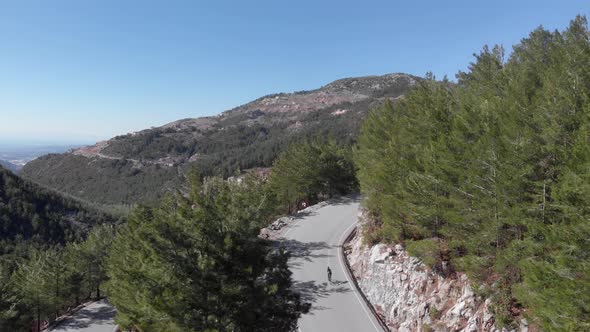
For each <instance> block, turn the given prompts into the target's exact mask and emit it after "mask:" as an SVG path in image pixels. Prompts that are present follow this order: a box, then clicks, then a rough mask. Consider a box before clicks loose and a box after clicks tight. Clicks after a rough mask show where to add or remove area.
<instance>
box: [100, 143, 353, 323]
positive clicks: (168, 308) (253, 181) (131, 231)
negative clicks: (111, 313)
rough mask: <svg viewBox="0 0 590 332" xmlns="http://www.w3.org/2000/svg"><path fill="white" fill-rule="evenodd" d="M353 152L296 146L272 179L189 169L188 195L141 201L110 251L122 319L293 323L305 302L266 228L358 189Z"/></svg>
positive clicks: (113, 293)
mask: <svg viewBox="0 0 590 332" xmlns="http://www.w3.org/2000/svg"><path fill="white" fill-rule="evenodd" d="M350 154H351V153H350V148H349V147H348V148H345V147H341V146H338V145H337V144H335V143H333V142H328V143H324V144H321V143H318V142H314V143H302V144H297V145H292V146H291V147H290V148H289V149H288V150H287V152H285V153H284V154H282V155H281V157H280V158H278V159H277V161H276V162H275V164H274V167H273V171H272V174H271V176H270V177H269V178H268V179H266V178H264V177H262V176H260V175H258V174H257V173H251V174H248V175H246V176H243V177H240V178H238V179H231V180H227V181H226V180H222V178H220V177H213V178H205V180H204V181H201V180H198V177H196V176H191V178H192V182H191V183H192V186H191V187H190V188H186V189H184V190H183V192H184V194H181V193H177V194H175V195H168V196H167V197H166V198H164V199H163V200H162V201H161V202H160V203H159V205H158V206H156V207H152V208H148V207H139V208H137V209H136V210H135V211H134V213H133V214H132V215H131V217H130V218H129V222H128V223H127V225H125V226H124V227H123V228H122V229H121V230H120V231H119V234H118V236H117V237H116V239H115V241H114V244H113V246H112V248H111V254H110V255H109V259H108V269H107V271H108V276H109V282H108V290H109V294H110V297H109V298H110V300H111V302H112V303H113V304H114V305H115V306H116V307H117V311H118V316H117V322H118V323H119V324H120V325H121V326H122V327H124V328H136V329H139V330H158V331H204V330H206V331H226V330H232V331H252V330H254V331H290V330H293V329H294V327H296V323H297V318H298V317H299V315H300V314H301V313H302V312H304V311H305V310H307V309H306V305H304V304H302V303H301V302H300V300H299V296H298V295H297V294H295V293H293V292H292V291H291V290H290V286H291V278H290V275H291V272H290V271H289V269H288V266H287V260H288V255H287V254H286V253H285V252H283V251H282V250H281V249H277V248H275V247H273V245H272V244H271V243H270V242H268V241H266V240H262V239H260V238H258V234H259V232H260V229H261V228H262V227H264V226H266V225H267V224H268V222H269V221H270V220H272V218H273V217H275V216H276V215H277V214H279V213H282V212H283V213H284V212H285V211H288V212H289V211H290V212H292V211H293V210H294V209H293V208H292V207H296V206H297V204H298V203H299V202H301V201H302V200H306V201H310V200H314V199H315V200H317V199H319V198H320V197H322V198H327V197H331V196H332V195H336V194H344V193H347V192H350V191H351V190H354V189H355V188H356V180H355V169H354V167H353V165H352V161H351V156H350ZM293 170H298V172H293ZM291 193H295V194H293V195H291ZM287 207H289V208H287ZM286 208H287V209H286Z"/></svg>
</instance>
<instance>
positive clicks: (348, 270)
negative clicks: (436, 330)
mask: <svg viewBox="0 0 590 332" xmlns="http://www.w3.org/2000/svg"><path fill="white" fill-rule="evenodd" d="M356 232H357V227H356V226H355V227H354V228H353V229H352V230H351V231H350V233H349V234H348V235H347V236H346V238H345V239H344V242H343V243H341V245H340V255H342V258H343V260H344V265H346V273H348V276H349V277H350V278H349V279H350V280H352V283H353V284H354V287H356V289H357V291H358V293H359V294H360V295H361V297H362V298H363V300H364V301H365V303H366V304H367V307H368V308H369V309H370V310H371V312H372V313H373V316H375V318H377V322H379V325H381V328H382V329H383V330H384V331H387V332H391V330H390V329H389V327H388V326H387V324H386V323H385V320H384V319H383V317H381V315H379V314H378V313H377V310H375V307H374V306H373V304H372V303H371V302H370V301H369V299H367V296H366V295H365V293H363V290H362V289H361V287H360V286H359V284H358V282H357V280H356V278H355V277H354V274H353V273H352V267H351V266H350V263H349V262H348V258H347V257H346V254H345V253H344V245H345V244H346V243H349V242H350V241H351V240H352V238H353V237H354V236H355V235H356Z"/></svg>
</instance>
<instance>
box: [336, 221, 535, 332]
mask: <svg viewBox="0 0 590 332" xmlns="http://www.w3.org/2000/svg"><path fill="white" fill-rule="evenodd" d="M363 218H365V217H364V215H361V220H362V219H363ZM345 250H346V253H347V256H348V260H349V262H350V265H351V267H352V269H353V273H354V275H355V277H356V278H357V280H358V284H359V286H360V287H361V289H362V291H363V293H365V295H366V297H367V299H368V300H369V301H370V302H371V303H372V304H373V306H374V307H375V309H376V311H377V312H378V313H379V314H380V315H382V317H383V318H384V319H385V321H386V323H387V325H388V326H389V328H390V329H391V330H392V331H408V332H409V331H466V332H474V331H506V330H505V329H503V330H498V329H497V328H496V327H495V326H494V315H493V313H492V311H491V301H490V299H481V298H479V297H477V296H476V295H475V294H474V293H473V290H472V288H471V287H470V285H469V280H468V278H467V276H466V275H465V274H461V273H459V274H458V275H457V276H456V277H454V278H445V277H442V276H440V275H439V274H436V273H434V272H432V270H430V269H429V268H428V267H427V266H425V265H424V264H422V263H421V262H420V260H418V259H417V258H415V257H411V256H409V255H408V253H407V252H406V251H405V249H404V248H403V247H402V246H401V245H399V244H398V245H395V246H388V245H384V244H377V245H375V246H372V247H368V246H366V245H363V242H362V236H361V234H360V232H357V234H356V235H355V237H354V238H353V239H352V241H351V242H349V243H348V244H347V245H346V249H345ZM527 330H528V329H527V327H526V321H524V320H523V321H522V322H521V328H520V331H521V332H526V331H527Z"/></svg>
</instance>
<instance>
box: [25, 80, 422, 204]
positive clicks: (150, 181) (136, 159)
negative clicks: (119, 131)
mask: <svg viewBox="0 0 590 332" xmlns="http://www.w3.org/2000/svg"><path fill="white" fill-rule="evenodd" d="M419 81H420V79H419V78H417V77H414V76H410V75H405V74H389V75H384V76H369V77H359V78H349V79H342V80H338V81H335V82H333V83H330V84H328V85H326V86H324V87H322V88H320V89H317V90H312V91H303V92H296V93H291V94H287V93H283V94H275V95H269V96H265V97H262V98H259V99H257V100H255V101H253V102H251V103H248V104H246V105H243V106H240V107H237V108H235V109H232V110H230V111H227V112H224V113H223V114H221V115H219V116H215V117H207V118H199V119H184V120H179V121H176V122H173V123H170V124H168V125H165V126H163V127H159V128H152V129H148V130H144V131H140V132H137V133H132V134H128V135H123V136H118V137H115V138H113V139H111V140H109V141H106V142H100V143H98V144H97V145H95V146H92V147H87V148H82V149H78V150H76V151H74V152H72V153H66V154H52V155H47V156H44V157H42V158H39V159H37V160H34V161H32V162H30V163H29V164H27V165H26V167H25V168H24V169H23V171H22V174H23V176H24V177H26V178H29V179H31V180H34V181H36V182H39V183H41V184H43V185H46V186H48V187H51V188H55V189H57V190H60V191H64V192H67V193H69V194H71V195H73V196H76V197H81V198H84V199H87V200H90V201H95V202H100V203H106V204H122V203H123V204H129V203H134V202H139V201H154V200H157V199H158V198H159V197H161V196H162V195H163V194H164V193H166V192H172V191H174V188H176V187H177V186H178V185H179V184H181V183H182V181H183V180H182V174H185V173H186V171H187V170H188V169H189V168H192V167H197V168H198V169H199V170H200V172H201V173H203V174H205V175H219V176H222V177H227V176H230V175H234V174H236V173H239V172H240V171H243V170H246V169H251V168H254V167H268V166H270V165H271V164H272V162H273V160H274V159H275V158H276V157H277V156H278V155H279V154H280V153H281V152H282V151H284V150H285V148H286V147H287V146H289V145H290V144H292V143H295V142H302V141H305V140H307V139H309V138H311V137H332V138H333V139H335V140H336V141H337V142H339V143H340V144H347V143H351V142H353V141H355V139H356V136H357V134H358V130H359V126H360V123H361V122H362V119H364V117H365V115H366V113H367V111H368V110H369V109H370V108H372V107H375V106H377V105H380V104H382V103H383V102H384V101H386V100H395V99H398V98H399V97H400V96H402V95H404V94H405V93H406V92H407V91H408V90H409V89H410V88H411V87H412V86H414V85H415V84H416V83H417V82H419Z"/></svg>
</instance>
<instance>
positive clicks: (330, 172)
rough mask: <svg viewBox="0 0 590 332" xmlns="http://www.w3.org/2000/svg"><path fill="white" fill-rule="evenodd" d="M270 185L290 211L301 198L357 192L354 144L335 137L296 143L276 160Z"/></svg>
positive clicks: (315, 199) (292, 210)
mask: <svg viewBox="0 0 590 332" xmlns="http://www.w3.org/2000/svg"><path fill="white" fill-rule="evenodd" d="M269 186H270V188H271V190H272V192H273V193H274V194H275V197H276V199H277V200H278V202H277V203H278V204H279V206H281V207H283V208H284V209H285V210H284V211H286V212H287V213H291V212H295V211H296V210H297V209H298V207H299V204H300V203H301V202H307V203H312V204H313V203H316V202H318V201H319V200H321V199H326V198H330V197H332V196H334V195H343V194H347V193H351V192H354V191H356V190H357V189H358V183H357V180H356V169H355V167H354V164H353V161H352V153H351V151H350V147H347V146H344V147H343V146H339V145H337V144H336V143H335V142H334V141H330V142H328V143H324V144H321V143H318V142H313V143H301V144H293V145H291V146H290V147H289V148H288V149H287V150H286V151H285V152H283V153H282V154H281V155H280V157H279V158H277V160H276V161H275V162H274V164H273V166H272V173H271V175H270V179H269Z"/></svg>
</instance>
